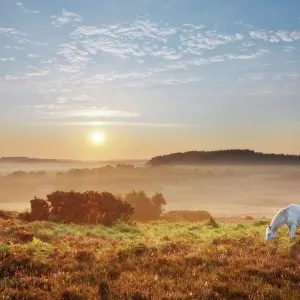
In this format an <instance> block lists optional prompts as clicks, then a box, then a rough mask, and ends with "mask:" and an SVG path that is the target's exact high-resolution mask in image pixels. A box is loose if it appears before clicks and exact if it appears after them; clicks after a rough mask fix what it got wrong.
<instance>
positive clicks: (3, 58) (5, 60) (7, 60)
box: [0, 57, 15, 62]
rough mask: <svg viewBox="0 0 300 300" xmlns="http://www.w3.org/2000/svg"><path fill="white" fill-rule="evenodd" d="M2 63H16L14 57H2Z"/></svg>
mask: <svg viewBox="0 0 300 300" xmlns="http://www.w3.org/2000/svg"><path fill="white" fill-rule="evenodd" d="M0 61H2V62H9V61H15V58H14V57H0Z"/></svg>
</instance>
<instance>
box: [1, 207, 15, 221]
mask: <svg viewBox="0 0 300 300" xmlns="http://www.w3.org/2000/svg"><path fill="white" fill-rule="evenodd" d="M15 216H16V213H15V212H13V211H6V210H3V209H0V218H2V219H3V220H10V219H13V218H14V217H15Z"/></svg>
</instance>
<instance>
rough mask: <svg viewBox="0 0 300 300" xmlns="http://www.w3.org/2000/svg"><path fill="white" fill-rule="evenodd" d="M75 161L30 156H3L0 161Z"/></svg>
mask: <svg viewBox="0 0 300 300" xmlns="http://www.w3.org/2000/svg"><path fill="white" fill-rule="evenodd" d="M69 162H75V161H74V160H61V159H42V158H30V157H25V156H24V157H23V156H19V157H1V158H0V163H69Z"/></svg>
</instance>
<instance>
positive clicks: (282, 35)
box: [249, 30, 300, 43]
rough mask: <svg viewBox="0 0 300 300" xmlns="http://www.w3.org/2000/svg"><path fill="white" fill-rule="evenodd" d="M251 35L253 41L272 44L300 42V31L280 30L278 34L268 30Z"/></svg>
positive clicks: (252, 32)
mask: <svg viewBox="0 0 300 300" xmlns="http://www.w3.org/2000/svg"><path fill="white" fill-rule="evenodd" d="M249 35H250V36H251V37H252V38H253V39H258V40H264V41H268V42H271V43H279V42H293V41H298V40H300V31H292V32H289V31H286V30H279V31H277V32H274V31H267V30H255V31H250V32H249Z"/></svg>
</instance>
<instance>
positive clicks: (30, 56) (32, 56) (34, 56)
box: [26, 53, 42, 58]
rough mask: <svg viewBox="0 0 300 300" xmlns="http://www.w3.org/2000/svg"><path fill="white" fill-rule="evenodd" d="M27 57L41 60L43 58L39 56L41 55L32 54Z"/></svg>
mask: <svg viewBox="0 0 300 300" xmlns="http://www.w3.org/2000/svg"><path fill="white" fill-rule="evenodd" d="M26 57H28V58H41V57H42V56H41V55H39V54H34V53H32V54H27V55H26Z"/></svg>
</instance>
